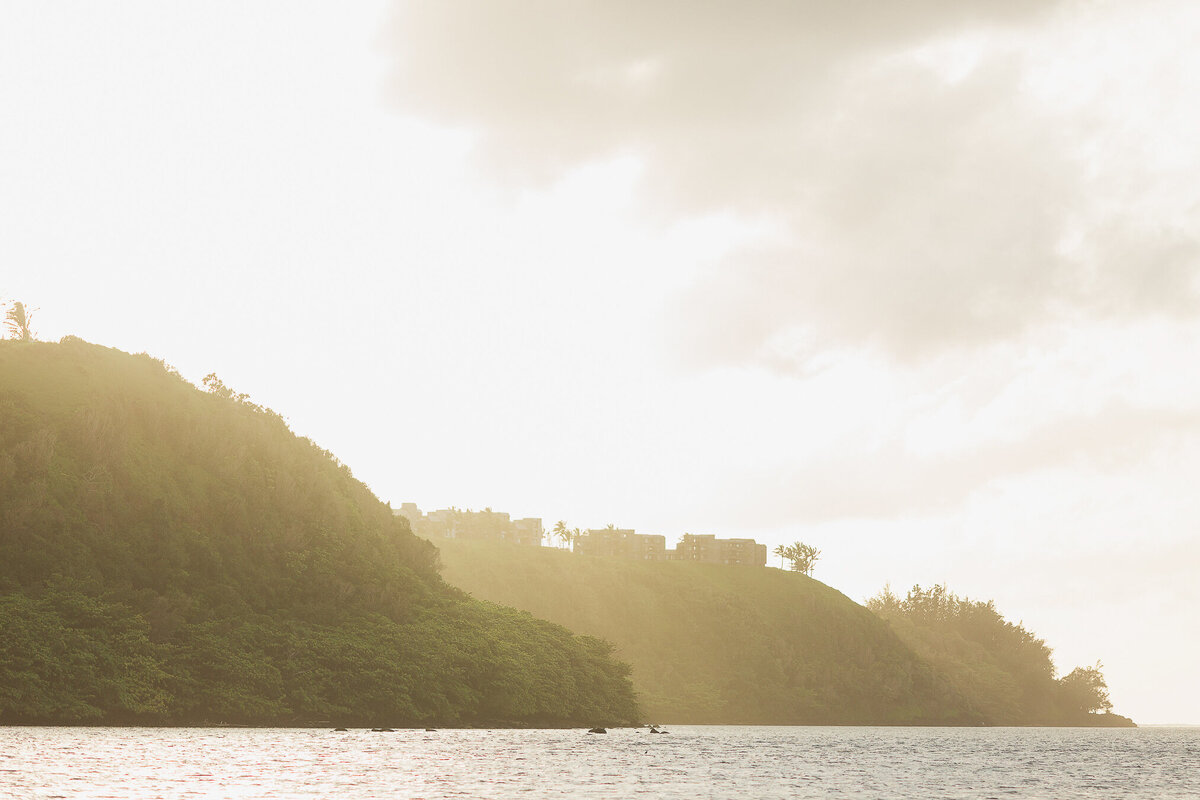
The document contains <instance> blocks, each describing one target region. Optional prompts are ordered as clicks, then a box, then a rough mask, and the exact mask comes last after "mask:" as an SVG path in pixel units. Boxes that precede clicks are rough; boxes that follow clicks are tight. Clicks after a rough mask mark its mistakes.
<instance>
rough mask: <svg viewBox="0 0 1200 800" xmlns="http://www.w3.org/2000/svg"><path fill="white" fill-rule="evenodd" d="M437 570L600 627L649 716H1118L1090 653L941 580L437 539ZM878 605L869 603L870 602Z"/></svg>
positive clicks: (1095, 721) (1111, 721)
mask: <svg viewBox="0 0 1200 800" xmlns="http://www.w3.org/2000/svg"><path fill="white" fill-rule="evenodd" d="M438 546H439V548H440V549H441V552H442V560H443V562H444V565H445V566H444V569H443V572H444V575H445V577H446V579H447V580H448V581H450V582H451V583H453V584H455V585H457V586H460V587H462V588H464V589H466V590H467V591H470V592H472V593H473V594H475V595H476V596H478V597H483V598H486V599H488V600H492V601H495V602H498V603H504V604H506V605H511V606H514V607H516V608H520V609H524V610H527V611H529V612H531V613H533V614H534V615H536V616H539V617H543V618H545V619H549V620H553V621H555V622H558V623H561V624H562V625H565V626H567V627H569V628H571V629H572V630H576V631H581V632H584V633H589V634H592V635H595V636H602V637H604V638H605V639H607V640H609V641H612V642H613V643H614V644H615V645H616V647H617V653H618V655H619V656H620V657H621V658H623V659H625V660H627V661H628V662H629V663H630V664H631V665H632V667H633V682H634V686H635V687H636V688H637V690H638V693H639V700H640V702H641V705H642V708H643V709H644V711H645V713H646V716H647V718H648V719H653V720H657V721H662V722H681V723H682V722H695V723H728V724H736V723H746V724H805V723H838V724H842V723H857V724H950V725H982V724H988V725H1121V724H1130V723H1129V720H1127V719H1126V718H1124V717H1119V716H1117V715H1115V714H1094V713H1088V712H1094V711H1098V710H1107V709H1108V708H1110V707H1111V705H1110V704H1109V703H1108V698H1107V692H1106V690H1105V689H1104V680H1103V676H1101V675H1100V672H1099V670H1098V668H1096V667H1087V668H1082V669H1078V670H1075V671H1074V672H1072V673H1071V674H1070V675H1068V676H1067V677H1066V678H1063V679H1062V680H1061V681H1056V680H1055V679H1054V666H1053V664H1052V663H1051V661H1050V651H1049V649H1048V648H1046V646H1045V644H1044V643H1043V642H1042V641H1041V640H1039V639H1037V638H1035V637H1034V636H1033V635H1032V634H1030V633H1029V632H1028V631H1025V630H1024V629H1023V628H1022V627H1021V626H1019V625H1012V624H1011V623H1008V622H1006V621H1005V620H1004V619H1003V618H1002V617H1001V616H1000V615H999V614H998V613H997V612H996V610H995V608H994V607H993V606H992V605H991V604H990V603H972V602H970V601H965V600H959V599H958V598H956V597H954V596H953V595H948V594H947V593H946V592H945V590H944V589H940V588H939V589H936V590H933V591H931V592H922V591H921V590H920V589H919V588H918V589H917V590H915V591H914V593H910V595H909V597H908V598H907V599H906V600H898V599H897V598H895V597H894V596H892V595H891V594H890V593H887V592H885V593H884V594H882V595H880V597H878V598H875V599H874V600H872V601H871V602H870V603H869V606H870V610H868V609H867V608H863V607H862V606H859V605H857V604H856V603H853V602H852V601H850V600H849V599H848V598H846V597H845V596H844V595H842V594H841V593H840V592H837V591H835V590H833V589H831V588H829V587H828V586H826V585H824V584H822V583H820V582H818V581H815V580H813V579H811V578H809V577H806V576H805V575H803V574H800V573H797V572H783V571H780V570H775V569H757V568H753V567H726V566H721V565H709V564H694V563H682V562H639V561H624V560H618V559H610V558H597V557H588V556H578V555H574V554H571V553H569V552H566V551H561V550H552V549H548V548H530V547H520V546H516V545H510V544H507V543H504V542H468V541H457V540H438ZM872 611H874V612H875V613H872Z"/></svg>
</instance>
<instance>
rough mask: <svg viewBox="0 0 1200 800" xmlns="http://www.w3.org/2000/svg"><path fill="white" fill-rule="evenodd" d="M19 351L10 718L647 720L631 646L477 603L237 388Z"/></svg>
mask: <svg viewBox="0 0 1200 800" xmlns="http://www.w3.org/2000/svg"><path fill="white" fill-rule="evenodd" d="M206 384H207V385H208V388H209V391H207V392H204V391H200V390H198V389H196V388H195V387H193V386H192V385H191V384H189V383H187V382H186V381H184V380H182V379H181V378H180V377H179V376H178V375H177V374H174V373H173V372H172V371H171V370H170V369H169V368H167V367H165V366H164V365H163V364H162V363H161V362H158V361H156V360H154V359H151V358H150V357H148V356H144V355H143V356H131V355H128V354H125V353H121V352H119V351H116V350H111V349H108V348H103V347H98V346H95V345H91V344H88V343H86V342H83V341H81V340H78V339H73V338H70V337H68V339H66V340H64V341H63V342H62V343H60V344H48V343H41V342H32V341H3V342H0V630H2V631H3V637H2V638H0V722H21V721H38V722H80V721H95V722H146V723H202V722H228V723H316V722H330V723H348V724H375V725H398V724H431V723H433V724H485V723H506V724H550V725H555V724H575V723H589V724H596V723H605V722H607V723H619V722H622V721H628V720H632V719H634V718H636V716H637V710H636V707H635V704H634V701H633V693H632V688H631V685H630V682H629V678H628V668H627V667H625V666H624V665H623V664H620V663H618V662H616V661H614V660H613V658H612V657H611V652H610V651H611V648H610V647H609V646H608V645H607V644H605V643H603V642H601V641H599V640H596V639H592V638H588V637H581V636H575V635H573V634H571V633H570V632H569V631H567V630H565V629H564V628H562V627H560V626H558V625H554V624H551V623H548V622H544V621H541V620H537V619H534V618H533V617H531V616H529V615H528V614H524V613H521V612H517V611H514V610H512V609H506V608H501V607H498V606H495V605H491V604H488V603H484V602H481V601H477V600H474V599H472V598H470V597H468V596H467V595H466V594H464V593H463V592H461V591H459V590H457V589H455V588H453V587H451V586H449V585H447V584H445V583H444V582H443V581H442V580H441V578H440V577H439V575H438V573H437V551H436V550H435V549H434V547H433V546H432V545H430V544H429V543H428V542H426V541H424V540H421V539H418V538H417V537H415V536H413V535H412V533H411V532H410V531H409V529H408V526H407V523H405V522H404V521H403V520H402V519H398V518H396V517H394V516H393V515H392V513H391V510H390V509H389V508H387V507H386V506H385V505H383V504H382V503H380V502H379V501H378V500H377V499H376V498H375V497H374V496H373V495H372V494H371V493H370V492H369V491H368V490H367V488H366V487H365V486H364V485H363V484H362V483H360V482H359V481H357V480H355V479H354V477H353V476H352V475H351V473H350V470H349V469H347V468H346V467H345V466H344V465H342V464H340V463H338V462H337V460H336V459H335V458H333V457H332V456H331V455H330V454H329V453H327V452H325V451H323V450H321V449H320V448H318V447H317V446H316V445H314V444H313V443H312V442H310V441H308V440H306V439H301V438H298V437H296V436H294V435H293V434H292V433H291V432H290V431H289V430H288V428H287V426H286V424H285V423H284V421H283V420H282V419H281V418H280V417H279V416H278V415H276V414H274V413H272V412H270V411H267V410H264V409H262V408H259V407H258V406H255V405H253V404H251V403H249V402H248V401H247V399H246V398H245V397H244V396H241V395H236V394H234V393H233V392H232V391H230V390H229V389H227V388H226V387H224V386H223V385H222V384H221V383H220V381H218V380H216V379H215V377H213V378H211V379H210V380H207V381H206Z"/></svg>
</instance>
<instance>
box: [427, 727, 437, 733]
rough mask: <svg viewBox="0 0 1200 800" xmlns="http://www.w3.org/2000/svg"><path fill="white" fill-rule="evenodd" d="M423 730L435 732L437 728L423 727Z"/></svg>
mask: <svg viewBox="0 0 1200 800" xmlns="http://www.w3.org/2000/svg"><path fill="white" fill-rule="evenodd" d="M425 732H426V733H436V732H437V728H426V729H425Z"/></svg>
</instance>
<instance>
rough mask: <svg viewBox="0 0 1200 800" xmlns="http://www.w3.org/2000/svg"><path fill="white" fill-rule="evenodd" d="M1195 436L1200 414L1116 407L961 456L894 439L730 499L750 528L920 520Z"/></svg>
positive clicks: (762, 480)
mask: <svg viewBox="0 0 1200 800" xmlns="http://www.w3.org/2000/svg"><path fill="white" fill-rule="evenodd" d="M1197 434H1200V411H1194V410H1180V409H1171V408H1145V407H1135V406H1130V405H1127V404H1124V403H1119V402H1118V403H1112V404H1109V405H1107V406H1105V407H1104V408H1102V409H1099V410H1098V411H1096V412H1095V413H1093V414H1088V415H1080V416H1075V417H1067V418H1060V419H1057V420H1055V421H1053V422H1050V423H1045V424H1042V425H1040V426H1037V427H1034V428H1032V429H1030V430H1028V431H1022V432H1021V433H1020V435H1019V436H1017V437H1015V438H1013V439H1011V440H999V439H993V440H992V441H991V442H973V443H971V444H970V445H969V446H966V447H963V448H960V449H956V450H953V451H947V452H940V453H926V454H917V453H914V452H912V450H911V449H910V448H909V447H908V446H906V444H905V442H904V441H903V440H901V439H899V438H891V439H888V440H886V441H884V442H882V443H880V444H879V445H878V446H877V447H875V448H874V449H873V450H871V451H869V452H864V451H861V450H855V451H852V452H844V453H827V454H825V455H824V456H816V457H813V458H810V459H808V460H806V461H805V462H804V463H803V464H800V465H796V466H792V467H783V468H779V467H775V468H772V469H766V470H762V471H761V472H758V473H756V474H752V475H747V476H745V482H744V485H743V486H741V487H739V489H738V490H737V491H733V492H731V494H733V495H737V496H738V497H740V498H741V500H742V502H741V503H740V504H739V507H740V508H742V509H746V508H748V509H752V510H753V511H752V512H750V515H749V516H744V517H743V520H744V522H745V524H746V525H748V526H749V527H752V528H770V527H773V526H778V525H783V524H793V525H794V524H819V523H825V522H831V521H835V520H841V519H889V518H898V517H902V516H920V515H927V514H932V513H937V512H941V511H945V510H947V509H952V508H956V507H960V506H961V505H962V504H963V502H964V501H966V500H967V499H968V497H969V496H970V495H971V494H972V493H973V492H975V491H977V490H978V489H980V488H981V487H983V486H988V485H996V484H997V482H998V481H1001V480H1003V479H1008V478H1015V477H1019V476H1022V475H1028V474H1032V473H1034V472H1035V471H1039V470H1051V469H1055V468H1066V469H1080V468H1087V469H1093V470H1100V471H1102V472H1103V471H1109V472H1113V473H1121V472H1125V471H1128V470H1129V469H1131V468H1133V469H1136V468H1139V466H1140V465H1144V463H1145V461H1146V460H1147V459H1148V458H1150V457H1151V456H1152V455H1153V454H1154V453H1156V452H1158V451H1159V450H1160V448H1162V447H1164V446H1173V445H1175V444H1177V443H1179V442H1187V441H1192V442H1194V441H1197V438H1196V437H1197ZM741 513H745V512H744V511H743V512H741Z"/></svg>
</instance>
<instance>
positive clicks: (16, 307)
mask: <svg viewBox="0 0 1200 800" xmlns="http://www.w3.org/2000/svg"><path fill="white" fill-rule="evenodd" d="M32 324H33V311H32V310H31V309H29V308H28V307H27V306H26V305H25V304H24V303H22V302H21V301H19V300H18V301H17V302H15V303H13V304H12V308H10V309H8V311H7V312H6V313H5V314H4V326H5V327H6V328H8V330H9V333H10V334H11V335H12V338H14V339H19V340H20V341H22V342H32V341H33V329H32V328H31V327H30V326H31V325H32Z"/></svg>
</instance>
